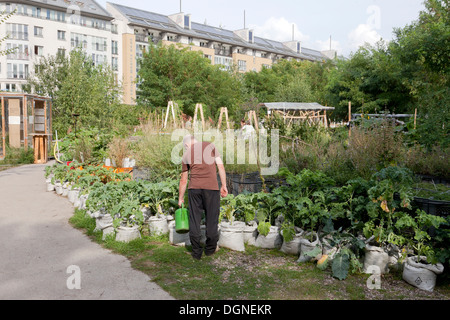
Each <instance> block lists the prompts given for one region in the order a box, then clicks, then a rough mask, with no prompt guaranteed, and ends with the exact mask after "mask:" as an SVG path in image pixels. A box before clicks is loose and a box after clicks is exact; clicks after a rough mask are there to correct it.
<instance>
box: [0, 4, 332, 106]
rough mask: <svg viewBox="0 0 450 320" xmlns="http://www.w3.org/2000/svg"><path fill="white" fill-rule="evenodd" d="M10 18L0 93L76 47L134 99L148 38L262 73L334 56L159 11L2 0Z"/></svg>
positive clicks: (4, 30) (2, 31) (1, 31)
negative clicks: (283, 63) (281, 63)
mask: <svg viewBox="0 0 450 320" xmlns="http://www.w3.org/2000/svg"><path fill="white" fill-rule="evenodd" d="M13 10H16V11H15V13H14V15H13V16H12V17H11V18H10V19H8V20H7V21H6V22H5V23H3V24H1V25H0V38H1V35H9V38H8V39H7V40H6V41H5V42H4V44H3V47H4V48H2V49H9V48H15V51H14V53H11V54H9V55H7V56H3V57H0V90H2V91H12V92H14V91H21V87H22V85H24V84H25V83H26V81H27V77H28V76H29V75H30V74H32V73H33V72H34V65H35V64H36V63H37V62H38V61H39V59H40V57H43V56H48V55H56V54H66V53H67V52H69V51H70V50H73V49H75V48H77V47H81V48H82V49H83V50H84V51H85V52H86V53H87V54H88V55H89V56H91V57H92V60H93V63H95V64H109V65H110V66H111V67H112V69H113V71H114V72H115V74H116V76H117V81H118V82H120V83H121V85H122V88H123V97H122V100H123V103H125V104H129V105H133V104H135V99H136V88H137V86H138V83H137V81H136V79H137V75H138V71H139V70H138V68H139V65H138V61H139V59H140V58H141V57H142V56H143V53H144V52H145V50H147V48H148V47H149V46H150V45H151V44H152V43H153V44H156V43H158V42H162V43H163V44H164V45H171V44H177V45H179V46H182V47H188V48H189V49H190V50H193V51H200V52H202V53H203V54H204V56H205V57H206V58H208V59H210V60H211V63H212V64H214V65H221V66H222V68H223V69H224V70H227V69H231V68H232V67H235V68H237V70H238V71H239V72H248V71H260V70H262V68H263V67H270V66H272V65H273V64H274V63H276V62H277V61H278V60H280V59H296V60H309V61H316V62H321V61H324V60H326V59H330V58H332V57H333V55H335V53H333V52H331V54H332V55H331V56H330V52H320V51H317V50H311V49H307V48H303V47H302V46H301V43H300V41H296V40H293V41H288V42H284V43H283V42H278V41H273V40H270V39H264V38H261V37H258V36H257V35H255V34H254V31H253V30H251V29H242V30H235V31H231V30H225V29H223V28H217V27H213V26H209V25H207V24H200V23H196V22H193V21H192V19H191V15H188V14H184V13H176V14H173V15H169V16H166V15H161V14H157V13H153V12H148V11H143V10H139V9H135V8H130V7H126V6H123V5H119V4H114V3H107V5H106V8H102V7H101V6H100V5H98V4H97V3H96V2H95V1H94V0H78V1H73V0H34V1H20V0H17V1H14V2H6V1H3V0H0V11H6V12H12V11H13Z"/></svg>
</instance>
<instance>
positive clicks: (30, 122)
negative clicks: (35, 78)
mask: <svg viewBox="0 0 450 320" xmlns="http://www.w3.org/2000/svg"><path fill="white" fill-rule="evenodd" d="M0 99H1V114H0V132H1V135H2V141H1V143H0V159H3V158H4V157H5V156H6V145H7V144H8V145H9V147H10V148H24V149H25V150H27V149H28V148H33V149H34V151H35V162H36V163H46V162H47V158H48V156H47V155H48V150H49V148H50V147H51V144H52V134H51V132H52V116H51V114H52V103H51V99H50V98H48V97H41V96H37V95H32V94H25V93H5V92H1V93H0Z"/></svg>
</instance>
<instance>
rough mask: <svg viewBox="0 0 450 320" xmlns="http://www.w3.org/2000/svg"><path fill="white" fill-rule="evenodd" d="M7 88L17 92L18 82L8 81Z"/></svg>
mask: <svg viewBox="0 0 450 320" xmlns="http://www.w3.org/2000/svg"><path fill="white" fill-rule="evenodd" d="M5 89H6V91H9V92H17V87H16V84H14V83H7V84H6V86H5Z"/></svg>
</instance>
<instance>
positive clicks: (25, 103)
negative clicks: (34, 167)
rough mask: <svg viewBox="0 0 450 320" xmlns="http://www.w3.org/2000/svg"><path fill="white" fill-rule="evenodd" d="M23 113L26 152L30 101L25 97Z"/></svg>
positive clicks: (25, 147)
mask: <svg viewBox="0 0 450 320" xmlns="http://www.w3.org/2000/svg"><path fill="white" fill-rule="evenodd" d="M22 104H23V105H22V110H23V111H22V112H23V143H24V149H25V151H28V99H27V96H26V95H25V96H24V97H23V102H22Z"/></svg>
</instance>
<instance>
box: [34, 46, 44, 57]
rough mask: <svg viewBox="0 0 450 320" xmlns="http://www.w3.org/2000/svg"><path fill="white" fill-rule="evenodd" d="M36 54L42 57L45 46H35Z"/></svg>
mask: <svg viewBox="0 0 450 320" xmlns="http://www.w3.org/2000/svg"><path fill="white" fill-rule="evenodd" d="M34 54H35V55H36V56H38V57H42V56H43V55H44V47H42V46H34Z"/></svg>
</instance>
